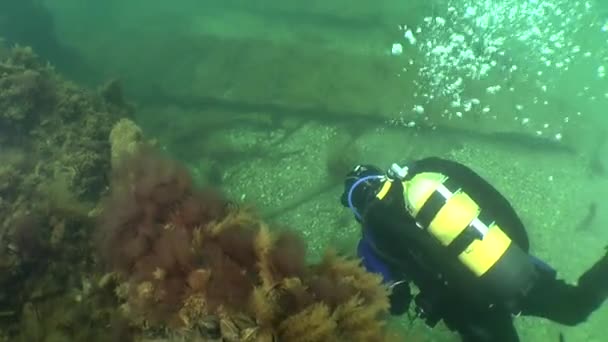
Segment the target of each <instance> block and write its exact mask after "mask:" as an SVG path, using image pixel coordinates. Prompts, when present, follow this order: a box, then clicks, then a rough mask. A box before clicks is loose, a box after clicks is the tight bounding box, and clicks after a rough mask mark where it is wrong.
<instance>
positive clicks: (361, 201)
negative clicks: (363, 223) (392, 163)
mask: <svg viewBox="0 0 608 342" xmlns="http://www.w3.org/2000/svg"><path fill="white" fill-rule="evenodd" d="M385 177H386V176H385V174H384V172H383V171H382V170H381V169H380V168H378V167H376V166H373V165H357V166H355V167H354V168H353V170H352V171H350V172H349V173H348V174H347V175H346V179H345V180H344V192H343V193H342V197H341V199H340V202H342V205H343V206H345V207H347V208H350V209H351V210H352V211H353V213H354V214H355V216H356V217H357V219H360V218H361V216H360V212H361V211H362V210H363V208H364V207H365V206H366V204H367V203H368V202H369V201H370V200H371V199H372V197H373V196H375V194H376V191H377V189H378V187H379V185H380V184H381V183H382V180H383V179H385Z"/></svg>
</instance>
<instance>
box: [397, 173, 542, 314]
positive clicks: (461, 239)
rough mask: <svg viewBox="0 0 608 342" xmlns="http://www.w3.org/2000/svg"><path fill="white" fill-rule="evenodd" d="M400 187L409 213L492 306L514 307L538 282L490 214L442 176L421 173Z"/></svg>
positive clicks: (527, 260)
mask: <svg viewBox="0 0 608 342" xmlns="http://www.w3.org/2000/svg"><path fill="white" fill-rule="evenodd" d="M402 182H403V195H404V199H405V204H406V208H407V211H408V212H409V213H410V215H411V216H412V217H414V218H415V220H416V222H417V224H418V225H419V227H420V228H422V229H424V230H425V231H427V232H428V233H429V234H430V235H431V236H432V237H433V238H434V239H435V240H437V241H438V242H439V243H440V245H441V246H443V247H444V248H445V249H446V250H447V252H448V253H447V255H449V256H454V257H457V258H458V260H459V261H460V263H461V264H462V265H464V266H465V267H466V269H468V270H469V271H470V272H471V273H472V275H473V276H474V278H476V279H477V281H476V282H477V285H480V286H479V288H482V289H483V292H485V293H486V294H487V295H489V300H490V301H491V302H493V303H495V302H497V301H500V302H503V303H509V302H511V301H516V300H517V299H519V298H520V297H521V295H523V294H524V293H526V292H527V291H528V290H529V288H530V287H531V286H532V284H533V282H534V279H535V278H536V271H535V268H534V265H533V263H532V262H531V260H530V257H529V256H528V254H527V253H526V252H524V251H523V250H522V249H521V248H519V246H518V245H517V244H515V243H513V241H512V240H511V238H509V236H508V235H507V234H506V233H505V232H504V231H503V229H502V228H501V227H500V226H499V225H498V224H497V223H496V222H494V221H493V220H492V213H491V212H488V211H484V209H483V208H481V207H480V205H479V204H478V203H476V202H475V201H474V200H473V199H472V198H471V197H470V196H469V195H468V194H466V193H465V192H464V191H462V189H461V188H460V187H459V186H458V184H453V183H452V182H451V181H450V178H449V177H448V176H446V175H444V174H441V173H436V172H422V173H418V174H415V175H413V176H412V177H410V178H408V179H402ZM475 287H476V288H477V287H478V286H475ZM471 290H473V289H471ZM514 305H515V304H514Z"/></svg>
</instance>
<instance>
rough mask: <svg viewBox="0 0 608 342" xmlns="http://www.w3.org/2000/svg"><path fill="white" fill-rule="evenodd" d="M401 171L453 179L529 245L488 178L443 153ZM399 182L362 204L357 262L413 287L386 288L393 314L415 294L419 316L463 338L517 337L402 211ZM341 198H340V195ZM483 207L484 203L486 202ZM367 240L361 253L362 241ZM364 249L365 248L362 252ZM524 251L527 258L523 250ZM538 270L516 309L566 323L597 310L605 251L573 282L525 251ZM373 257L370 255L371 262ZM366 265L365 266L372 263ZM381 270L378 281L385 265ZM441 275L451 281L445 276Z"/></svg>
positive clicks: (606, 267)
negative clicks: (390, 292)
mask: <svg viewBox="0 0 608 342" xmlns="http://www.w3.org/2000/svg"><path fill="white" fill-rule="evenodd" d="M409 167H410V169H409V175H408V177H410V176H412V177H413V175H415V174H417V173H420V172H439V173H442V174H445V175H447V176H449V177H450V179H451V180H453V181H454V183H457V184H459V185H460V186H461V187H462V190H463V191H464V192H465V193H467V194H468V195H469V196H470V197H471V198H472V199H473V200H474V201H475V202H476V203H479V204H480V205H481V206H482V208H484V210H490V211H491V212H492V214H493V217H494V219H495V221H496V222H497V224H498V225H499V226H500V227H504V230H505V233H507V234H508V235H509V236H510V237H511V239H512V240H513V242H515V243H517V244H518V245H519V246H520V247H521V248H522V249H523V250H524V251H526V252H528V250H529V241H528V236H527V234H526V231H525V228H524V225H523V223H522V222H521V220H520V219H519V217H518V216H517V214H516V212H515V210H514V209H513V208H512V206H511V205H510V203H509V202H508V201H507V200H506V199H505V198H504V197H503V196H502V195H501V194H500V193H499V192H498V191H497V190H496V189H495V188H494V187H492V186H491V185H490V184H489V183H487V182H486V181H485V180H484V179H482V178H481V177H480V176H479V175H477V174H476V173H475V172H473V171H472V170H470V169H469V168H467V167H465V166H463V165H461V164H458V163H455V162H452V161H448V160H443V159H439V158H427V159H423V160H420V161H417V162H415V163H414V164H413V165H409ZM395 184H398V185H399V187H398V188H397V189H395V191H393V189H391V191H389V194H387V196H386V197H385V198H384V200H382V201H373V200H372V201H371V202H370V204H369V206H367V207H366V208H365V209H364V210H362V214H363V219H362V221H363V222H362V224H363V227H364V229H363V231H364V237H363V238H362V240H361V241H362V244H360V251H359V252H360V255H361V256H362V258H363V262H364V265H371V264H373V262H374V260H366V259H377V260H380V261H381V262H382V263H384V264H385V265H386V268H387V269H388V270H389V273H390V276H388V278H390V279H391V280H392V281H395V280H400V279H403V280H406V281H408V282H411V283H414V284H415V285H416V286H417V287H418V288H419V289H420V294H419V295H417V296H416V297H415V298H412V296H411V295H410V289H409V284H408V285H406V286H405V288H404V287H399V289H398V291H397V292H395V293H393V295H392V297H391V304H392V306H393V310H392V312H393V313H394V314H401V313H403V312H404V311H405V310H407V308H408V307H409V305H410V301H412V300H413V301H415V304H416V306H417V307H419V308H421V309H423V311H424V315H425V316H426V319H427V323H429V324H430V325H434V324H435V323H436V322H437V321H438V320H443V321H444V322H445V323H446V325H447V326H448V327H449V328H450V329H452V330H454V331H457V332H458V333H459V334H460V335H461V336H462V337H463V341H467V342H469V341H470V342H472V341H484V342H485V341H494V342H502V341H504V342H514V341H519V337H518V334H517V332H516V330H515V328H514V326H513V321H512V317H513V314H515V313H514V312H512V310H511V309H507V308H506V307H505V306H502V305H500V303H497V305H493V306H492V307H491V308H490V307H489V306H488V305H487V303H484V302H483V300H481V299H480V298H476V296H475V291H474V289H473V288H472V287H470V286H469V285H470V283H468V282H467V281H468V280H467V277H466V276H465V277H461V275H462V274H464V273H466V272H467V270H466V269H464V266H463V265H462V264H460V262H459V261H458V260H457V258H455V257H454V256H453V255H446V253H447V252H446V249H445V248H441V247H440V246H439V245H438V243H437V242H436V241H435V240H434V239H433V238H431V236H430V235H429V234H428V233H426V232H424V231H422V230H421V229H420V228H419V227H417V226H416V223H415V221H414V219H413V218H412V217H411V216H410V215H409V214H408V213H407V211H406V210H404V208H405V207H404V200H403V195H402V188H400V187H401V184H400V183H399V182H395ZM343 202H344V200H343ZM488 208H489V209H488ZM369 241H372V242H371V245H373V247H371V248H368V249H369V250H368V251H367V252H369V253H367V254H366V252H365V251H363V252H362V247H363V249H365V247H366V246H364V245H365V243H367V242H369ZM370 251H371V252H370ZM531 258H533V257H532V256H531ZM533 259H534V263H535V265H536V267H537V270H538V277H537V278H536V281H535V283H534V286H533V287H532V288H531V289H530V290H528V291H527V293H526V295H525V296H524V297H523V298H522V299H521V300H519V301H518V303H519V305H518V310H517V311H519V312H520V313H521V314H522V315H531V316H538V317H544V318H547V319H550V320H552V321H555V322H559V323H562V324H566V325H575V324H577V323H580V322H583V321H585V320H586V319H587V317H588V316H589V315H590V314H591V313H592V312H593V311H594V310H595V309H597V308H598V307H599V306H600V305H601V303H602V302H603V301H604V299H605V298H606V295H607V293H608V257H604V258H603V259H601V260H600V261H599V262H597V263H596V264H595V265H594V266H593V267H592V268H590V269H589V270H588V271H586V272H585V273H584V274H583V275H582V276H581V278H580V279H579V282H578V284H579V285H578V286H574V285H570V284H567V283H565V282H564V281H562V280H559V279H557V278H556V272H555V271H553V269H552V268H550V267H549V266H548V265H546V264H545V263H543V262H542V261H540V260H538V259H536V258H533ZM377 260H376V261H377ZM377 266H378V263H377V264H376V266H371V267H368V268H372V270H371V271H374V270H373V268H378V267H377ZM378 273H383V274H384V276H385V280H387V281H389V279H387V274H386V272H380V271H378ZM446 279H450V280H454V279H457V280H458V281H451V282H450V281H447V282H446V281H445V280H446Z"/></svg>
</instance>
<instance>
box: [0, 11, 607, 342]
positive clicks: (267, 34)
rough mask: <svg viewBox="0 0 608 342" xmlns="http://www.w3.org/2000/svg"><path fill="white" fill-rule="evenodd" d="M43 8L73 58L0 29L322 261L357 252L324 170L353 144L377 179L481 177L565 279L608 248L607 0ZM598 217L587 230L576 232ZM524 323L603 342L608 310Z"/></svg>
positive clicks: (527, 329)
mask: <svg viewBox="0 0 608 342" xmlns="http://www.w3.org/2000/svg"><path fill="white" fill-rule="evenodd" d="M45 4H46V5H47V8H48V10H49V13H50V15H51V19H52V25H54V35H53V36H54V37H55V38H56V39H57V42H58V43H59V44H60V45H61V46H62V47H63V48H65V51H70V53H69V54H66V53H58V52H57V51H58V49H57V45H52V44H48V39H41V37H40V36H37V35H36V34H37V33H38V32H40V29H38V30H37V29H36V25H35V24H34V23H32V22H31V21H28V20H27V19H24V20H15V19H16V17H14V16H12V17H10V18H7V16H6V15H5V16H4V17H3V16H2V14H1V13H0V23H11V26H6V25H5V26H0V27H2V28H3V30H5V31H6V32H7V34H6V35H8V36H9V37H8V38H9V39H10V38H11V37H10V35H11V34H12V35H13V36H14V37H16V39H14V40H16V41H20V40H22V43H23V44H32V45H34V46H35V47H36V46H38V49H37V50H38V51H39V53H40V54H41V55H42V56H43V57H47V58H49V59H51V61H52V62H53V63H54V64H56V65H57V66H58V68H59V69H60V71H62V72H64V73H65V74H67V75H68V76H70V77H72V78H74V79H76V80H78V81H79V82H82V83H86V84H89V85H96V84H99V83H101V82H103V81H104V80H107V79H109V78H115V77H117V78H120V79H122V80H123V83H124V86H125V91H126V93H127V94H128V97H129V99H131V100H132V101H133V102H135V104H136V106H137V114H136V115H137V119H138V124H140V125H141V126H142V127H143V128H144V130H145V131H146V133H147V134H148V135H149V136H151V137H155V138H157V139H158V140H159V142H160V144H161V145H162V146H163V147H164V148H166V149H167V150H168V151H169V152H170V153H171V154H173V155H175V156H177V157H178V158H180V159H182V160H183V161H184V162H186V163H188V165H190V166H191V168H192V170H193V172H195V174H196V175H197V176H198V177H200V178H201V179H203V180H204V179H206V180H210V181H214V182H217V183H220V184H221V185H222V186H223V187H224V188H225V189H226V190H227V191H228V192H229V193H230V194H231V195H232V196H233V197H234V198H237V199H241V200H243V201H246V202H251V203H253V204H254V205H256V206H258V207H259V208H260V209H261V210H262V211H263V212H265V213H267V214H268V216H269V217H271V218H272V219H275V220H277V221H279V222H281V223H282V224H285V225H287V226H292V227H295V228H296V229H299V230H301V231H302V232H303V234H304V235H305V236H306V237H307V240H308V241H309V244H310V247H311V248H312V250H313V257H314V256H315V255H318V254H319V253H321V252H322V250H323V249H324V248H325V247H326V246H328V245H332V246H333V247H336V248H338V249H340V250H343V251H352V250H353V248H354V245H355V243H356V240H357V237H358V236H357V234H358V230H357V229H358V227H357V226H356V224H355V223H354V221H353V220H352V219H351V217H350V216H351V215H350V214H349V213H347V212H345V211H344V210H343V209H342V208H341V206H340V204H339V202H338V197H339V195H340V191H341V189H340V187H339V186H337V185H336V184H335V182H332V181H330V180H328V176H327V172H326V169H325V164H326V160H327V158H328V154H330V153H331V152H332V151H333V150H332V147H333V146H336V145H341V144H345V145H346V147H345V148H344V151H343V153H352V154H353V155H354V157H353V158H354V160H357V161H361V162H373V163H377V164H379V165H380V166H382V167H385V166H387V165H389V163H390V162H392V161H393V160H403V159H411V158H417V157H422V156H426V155H439V156H443V157H448V158H451V159H455V160H458V161H461V162H463V163H465V164H467V165H469V166H471V167H473V168H474V169H475V170H477V171H479V173H481V174H482V175H483V176H485V177H486V178H488V179H489V180H490V181H491V182H492V183H493V184H494V185H495V186H496V187H497V188H498V189H500V190H501V191H502V192H503V193H505V194H506V196H507V197H508V198H509V199H511V200H512V202H513V205H514V206H515V208H516V209H517V210H518V212H519V213H520V214H521V216H522V218H523V220H524V222H525V223H526V225H527V226H528V230H529V233H530V235H531V241H532V245H533V251H534V253H536V254H537V255H539V256H540V257H542V258H545V259H546V260H548V261H550V262H551V263H552V264H553V265H555V266H556V267H557V268H558V269H559V273H560V275H561V276H563V277H565V278H566V279H569V280H574V279H576V278H577V277H578V275H579V273H580V272H581V271H582V270H583V269H584V268H585V267H587V266H588V265H589V264H590V263H592V262H593V261H594V260H595V259H596V258H597V257H598V256H599V255H601V250H602V248H603V247H604V246H605V245H606V243H607V241H608V231H607V229H606V227H607V226H608V215H607V214H606V213H607V212H608V208H607V207H606V204H605V201H603V199H604V198H605V196H606V194H607V193H608V179H607V178H606V177H608V175H607V174H606V173H605V171H604V169H606V168H608V144H607V143H605V141H606V139H605V138H604V137H606V135H607V134H608V116H607V113H606V108H608V77H607V76H605V73H606V72H605V68H608V5H606V3H605V2H603V1H600V0H597V1H574V0H553V1H550V0H547V1H542V0H537V1H515V0H495V1H490V0H486V1H474V0H459V1H456V0H451V1H448V0H444V1H439V0H436V1H425V0H400V1H399V0H391V1H388V0H381V1H375V2H363V1H360V2H353V1H346V0H330V1H306V2H303V1H271V0H265V1H246V0H229V1H221V0H216V1H209V0H203V1H194V0H189V1H186V0H184V1H180V2H160V1H157V2H154V1H141V0H140V1H137V0H133V1H115V0H106V1H83V0H80V1H77V0H61V1H60V0H47V1H45ZM3 6H6V5H3ZM11 8H12V7H7V8H5V9H6V10H7V11H10V10H11ZM6 13H9V12H6ZM16 13H17V14H15V15H22V16H23V18H27V17H28V16H27V11H20V12H16ZM11 20H12V21H11ZM39 24H40V25H42V24H41V23H39ZM19 25H23V26H24V27H25V28H23V29H18V28H17V27H16V26H19ZM43 31H44V32H46V33H47V34H48V33H49V31H48V30H47V29H45V30H43ZM408 32H409V33H408ZM51 33H52V32H51ZM0 34H2V32H0ZM408 37H409V38H408ZM45 42H46V43H45ZM393 44H401V46H402V49H403V50H402V53H401V54H393V53H392V52H391V48H392V46H393ZM68 58H69V59H70V61H67V62H66V59H68ZM602 70H604V71H602ZM597 165H600V167H599V168H598V167H597ZM592 204H595V205H597V206H598V209H599V210H598V215H597V217H596V218H595V219H594V220H593V222H592V225H593V227H590V228H589V229H585V230H584V231H580V230H577V229H575V228H574V227H576V226H577V224H578V223H579V222H580V221H581V220H582V219H583V218H584V217H585V214H586V213H587V210H588V207H589V206H590V205H592ZM517 322H518V325H519V327H520V332H521V336H522V340H523V341H557V336H558V333H559V332H564V334H565V336H566V340H567V341H602V340H604V337H603V331H604V330H605V328H604V326H605V325H606V324H608V309H607V308H603V309H600V310H598V312H596V313H595V314H594V315H593V316H592V317H591V319H590V320H589V322H587V323H585V324H582V325H580V326H578V327H575V328H566V327H561V326H558V325H556V324H553V323H550V322H545V321H543V320H540V319H535V318H520V319H518V320H517ZM417 329H419V330H420V331H421V333H422V334H423V335H425V336H429V338H434V339H435V340H441V341H443V340H451V339H452V337H451V335H450V334H449V333H447V332H445V331H442V330H441V329H437V330H436V331H430V330H427V329H426V328H424V327H420V326H418V327H417Z"/></svg>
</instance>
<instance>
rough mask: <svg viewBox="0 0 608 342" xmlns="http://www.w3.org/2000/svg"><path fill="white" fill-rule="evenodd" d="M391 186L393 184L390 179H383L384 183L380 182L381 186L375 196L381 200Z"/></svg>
mask: <svg viewBox="0 0 608 342" xmlns="http://www.w3.org/2000/svg"><path fill="white" fill-rule="evenodd" d="M391 186H393V182H391V181H390V180H387V181H385V182H384V184H382V188H380V191H378V193H377V194H376V198H377V199H379V200H383V199H384V197H385V196H386V194H388V192H389V190H390V189H391Z"/></svg>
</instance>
